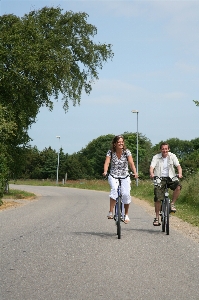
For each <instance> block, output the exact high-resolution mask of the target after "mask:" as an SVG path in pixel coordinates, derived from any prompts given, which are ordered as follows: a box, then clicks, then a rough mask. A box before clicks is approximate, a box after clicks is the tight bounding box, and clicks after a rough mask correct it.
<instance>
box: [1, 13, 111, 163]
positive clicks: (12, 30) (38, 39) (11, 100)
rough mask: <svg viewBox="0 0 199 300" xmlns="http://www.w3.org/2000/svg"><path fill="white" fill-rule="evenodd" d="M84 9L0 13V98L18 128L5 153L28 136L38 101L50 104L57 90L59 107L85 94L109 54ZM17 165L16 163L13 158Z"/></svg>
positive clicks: (106, 46)
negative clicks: (0, 14) (77, 11)
mask: <svg viewBox="0 0 199 300" xmlns="http://www.w3.org/2000/svg"><path fill="white" fill-rule="evenodd" d="M87 19H88V15H87V14H86V13H74V12H71V11H67V12H63V11H62V9H61V8H52V7H51V8H48V7H44V8H43V9H41V10H37V11H31V12H30V13H29V14H25V15H24V16H23V17H22V18H19V17H17V16H15V15H12V14H9V15H3V16H1V17H0V104H1V105H2V107H3V108H6V110H7V111H9V112H12V116H13V119H14V122H15V125H16V128H17V132H16V135H15V137H14V138H12V136H10V142H9V146H10V147H9V149H8V152H9V150H10V153H15V154H16V157H18V156H19V153H20V147H18V146H19V145H20V146H21V145H25V144H27V143H28V141H29V140H30V137H29V136H28V129H29V127H30V126H31V124H33V123H34V122H35V119H36V116H37V114H38V112H39V109H40V108H41V107H42V106H46V107H48V108H49V109H50V110H52V109H53V100H57V99H58V96H59V95H60V94H61V95H62V97H63V108H64V110H65V111H67V110H68V107H69V101H72V104H73V105H74V106H75V105H76V104H79V103H80V100H81V95H82V92H83V91H85V93H86V94H89V93H90V92H91V89H92V84H93V82H94V80H96V79H98V70H99V69H101V68H102V67H103V63H104V62H106V61H107V60H108V59H111V58H112V57H113V52H112V50H111V45H110V44H102V43H96V42H95V41H94V38H95V35H96V34H97V28H96V27H95V26H94V25H91V24H89V23H88V22H87ZM14 165H16V164H14Z"/></svg>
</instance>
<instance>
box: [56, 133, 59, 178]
mask: <svg viewBox="0 0 199 300" xmlns="http://www.w3.org/2000/svg"><path fill="white" fill-rule="evenodd" d="M56 138H58V139H59V141H60V136H59V135H57V136H56ZM58 175H59V149H58V157H57V181H56V184H58V180H59V179H58Z"/></svg>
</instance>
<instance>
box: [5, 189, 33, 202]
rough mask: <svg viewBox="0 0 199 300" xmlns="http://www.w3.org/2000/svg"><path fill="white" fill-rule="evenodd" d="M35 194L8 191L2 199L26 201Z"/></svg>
mask: <svg viewBox="0 0 199 300" xmlns="http://www.w3.org/2000/svg"><path fill="white" fill-rule="evenodd" d="M34 197H35V194H33V193H29V192H26V191H20V190H13V189H10V190H9V192H8V193H6V194H4V195H3V199H14V200H15V199H28V198H34Z"/></svg>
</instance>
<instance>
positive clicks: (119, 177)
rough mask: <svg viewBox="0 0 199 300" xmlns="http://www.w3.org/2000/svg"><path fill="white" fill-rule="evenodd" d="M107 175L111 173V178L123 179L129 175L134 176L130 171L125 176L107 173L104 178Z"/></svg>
mask: <svg viewBox="0 0 199 300" xmlns="http://www.w3.org/2000/svg"><path fill="white" fill-rule="evenodd" d="M109 175H111V176H112V177H113V178H115V179H125V178H127V177H130V176H135V175H134V174H133V173H132V172H130V173H129V174H127V175H126V176H114V175H113V174H111V173H107V174H106V176H104V177H105V179H106V178H108V176H109Z"/></svg>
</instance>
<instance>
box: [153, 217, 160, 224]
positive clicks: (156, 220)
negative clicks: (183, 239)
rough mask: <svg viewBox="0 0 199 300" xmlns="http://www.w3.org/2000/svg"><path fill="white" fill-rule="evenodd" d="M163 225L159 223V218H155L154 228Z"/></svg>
mask: <svg viewBox="0 0 199 300" xmlns="http://www.w3.org/2000/svg"><path fill="white" fill-rule="evenodd" d="M160 225H161V224H160V223H159V221H158V219H157V218H154V221H153V226H160Z"/></svg>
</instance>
